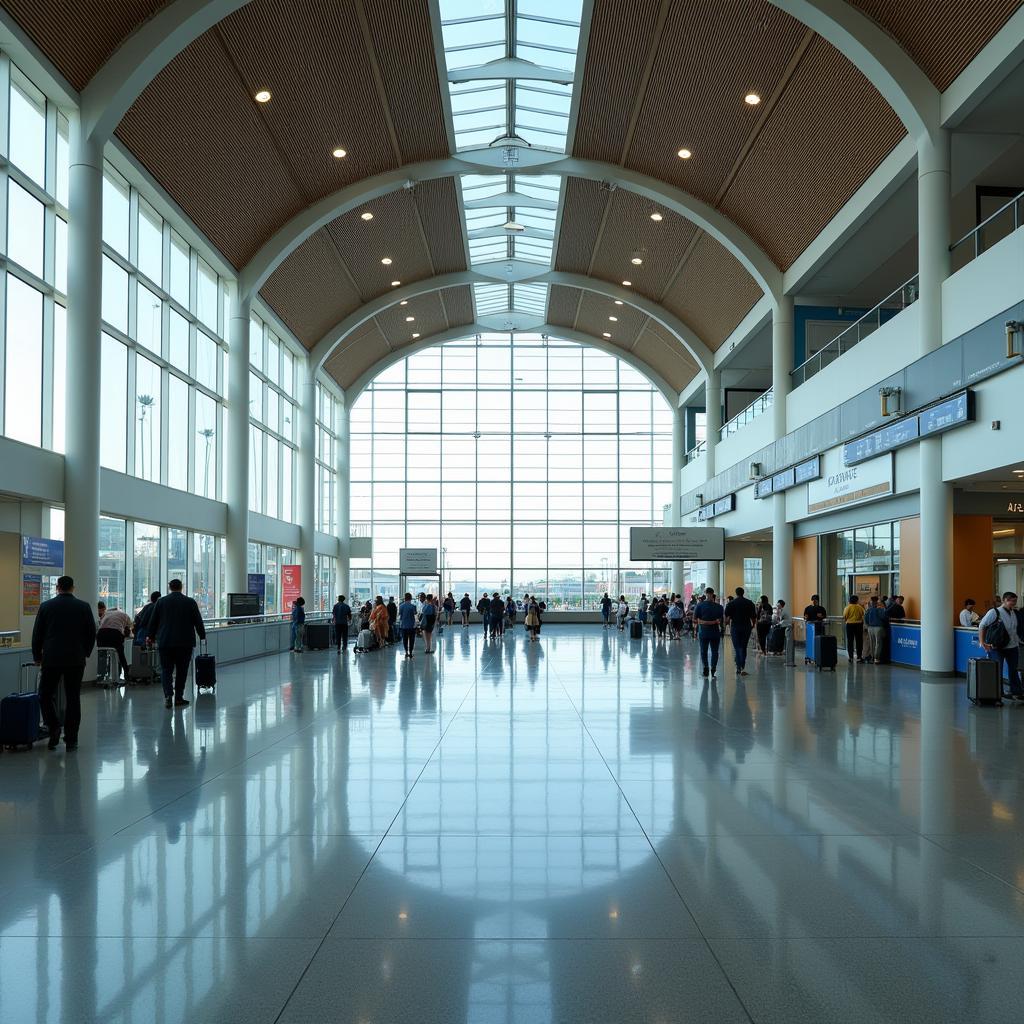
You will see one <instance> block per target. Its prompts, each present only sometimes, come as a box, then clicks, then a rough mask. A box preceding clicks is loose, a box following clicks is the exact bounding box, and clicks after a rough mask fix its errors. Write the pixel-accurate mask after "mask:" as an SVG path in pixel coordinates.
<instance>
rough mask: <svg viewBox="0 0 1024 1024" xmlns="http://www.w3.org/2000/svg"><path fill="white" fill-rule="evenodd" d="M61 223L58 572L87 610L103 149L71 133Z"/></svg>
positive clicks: (96, 537)
mask: <svg viewBox="0 0 1024 1024" xmlns="http://www.w3.org/2000/svg"><path fill="white" fill-rule="evenodd" d="M68 186H69V212H70V221H69V225H68V325H67V333H68V345H67V350H68V354H67V379H68V383H69V386H68V389H67V413H66V417H67V419H66V422H67V444H66V455H65V457H64V512H65V514H64V543H65V555H64V571H65V572H66V573H67V574H68V575H70V576H73V577H74V578H75V589H76V592H77V594H78V596H79V597H80V598H82V600H84V601H88V602H89V604H95V602H96V599H97V597H98V593H97V589H98V588H97V562H98V560H99V547H100V523H99V520H100V411H101V409H102V402H101V401H100V396H101V395H102V394H103V390H102V386H101V382H102V344H101V342H100V318H101V306H100V301H101V296H102V292H103V281H102V265H103V260H102V251H103V145H102V143H98V142H96V141H95V140H94V139H91V138H87V137H84V136H83V135H82V133H81V125H80V123H79V121H78V119H77V118H76V119H75V120H74V121H73V123H72V127H71V159H70V168H69V179H68Z"/></svg>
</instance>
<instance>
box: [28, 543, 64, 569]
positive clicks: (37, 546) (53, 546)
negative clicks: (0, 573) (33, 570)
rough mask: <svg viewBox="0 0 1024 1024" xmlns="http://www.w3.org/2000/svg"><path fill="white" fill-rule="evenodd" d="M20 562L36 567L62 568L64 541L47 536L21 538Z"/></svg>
mask: <svg viewBox="0 0 1024 1024" xmlns="http://www.w3.org/2000/svg"><path fill="white" fill-rule="evenodd" d="M21 564H22V565H31V566H35V567H38V568H49V569H63V568H64V541H62V540H50V539H49V538H48V537H22V538H21Z"/></svg>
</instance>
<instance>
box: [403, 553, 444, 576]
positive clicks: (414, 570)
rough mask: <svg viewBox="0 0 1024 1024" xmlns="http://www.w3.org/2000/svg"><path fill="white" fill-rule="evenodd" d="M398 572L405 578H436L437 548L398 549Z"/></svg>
mask: <svg viewBox="0 0 1024 1024" xmlns="http://www.w3.org/2000/svg"><path fill="white" fill-rule="evenodd" d="M398 571H399V572H400V573H402V574H403V575H405V576H436V575H437V548H399V549H398Z"/></svg>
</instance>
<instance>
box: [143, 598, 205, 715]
mask: <svg viewBox="0 0 1024 1024" xmlns="http://www.w3.org/2000/svg"><path fill="white" fill-rule="evenodd" d="M167 586H168V589H169V590H170V593H169V594H165V595H164V596H163V597H161V598H160V600H159V601H157V603H156V604H155V605H154V606H153V615H152V617H151V618H150V620H149V630H148V633H149V636H150V637H151V638H152V639H154V640H155V641H156V645H157V647H158V648H159V650H160V674H161V677H162V679H163V684H164V706H165V707H168V708H169V707H170V706H171V700H172V698H173V700H174V703H175V705H177V706H178V707H184V706H185V705H187V704H189V703H190V702H189V701H187V700H186V699H185V681H186V680H187V679H188V666H189V663H190V662H191V661H192V651H193V649H194V648H195V646H196V634H197V633H198V634H199V639H200V640H205V639H206V627H205V626H204V625H203V616H202V615H201V614H200V612H199V605H198V604H196V602H195V601H193V600H192V598H191V597H186V596H185V595H184V594H183V593H182V592H181V580H171V582H170V583H168V584H167Z"/></svg>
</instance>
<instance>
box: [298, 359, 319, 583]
mask: <svg viewBox="0 0 1024 1024" xmlns="http://www.w3.org/2000/svg"><path fill="white" fill-rule="evenodd" d="M295 455H296V458H297V459H298V467H297V474H296V476H297V480H296V483H297V485H298V486H297V492H298V501H297V502H296V504H297V506H298V514H299V515H298V521H299V528H300V531H301V538H300V541H299V564H300V565H301V566H302V596H303V597H305V599H306V602H307V603H310V602H311V601H312V594H313V571H314V566H315V564H316V374H315V370H314V368H313V364H312V360H311V359H310V358H309V357H308V356H307V357H306V362H305V364H304V366H303V370H302V380H301V384H300V388H299V448H298V451H297V452H296V453H295Z"/></svg>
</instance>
